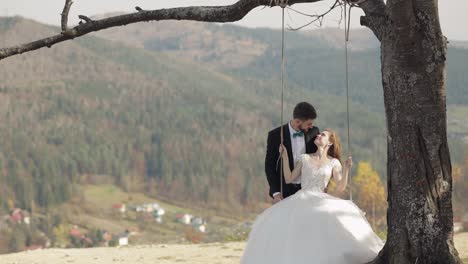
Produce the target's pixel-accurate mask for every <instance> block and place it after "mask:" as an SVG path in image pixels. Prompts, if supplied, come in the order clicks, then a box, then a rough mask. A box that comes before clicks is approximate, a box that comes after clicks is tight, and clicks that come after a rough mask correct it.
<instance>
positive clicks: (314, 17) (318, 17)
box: [288, 0, 342, 31]
mask: <svg viewBox="0 0 468 264" xmlns="http://www.w3.org/2000/svg"><path fill="white" fill-rule="evenodd" d="M341 5H342V3H341V2H340V0H336V1H335V3H334V4H333V5H332V6H331V7H330V8H329V9H328V10H327V11H325V12H323V13H322V14H320V15H310V14H306V13H303V12H300V11H297V10H295V9H293V8H291V7H288V9H290V10H292V11H294V12H296V13H298V14H300V15H303V16H307V17H311V18H312V20H311V21H309V22H307V23H306V24H305V25H302V26H300V27H297V28H292V27H289V30H294V31H296V30H299V29H302V28H304V27H307V26H309V25H311V24H313V23H315V22H317V21H318V22H319V24H320V26H322V22H323V18H324V17H325V16H326V15H327V14H328V13H330V12H331V11H332V10H334V9H335V8H336V7H339V6H341Z"/></svg>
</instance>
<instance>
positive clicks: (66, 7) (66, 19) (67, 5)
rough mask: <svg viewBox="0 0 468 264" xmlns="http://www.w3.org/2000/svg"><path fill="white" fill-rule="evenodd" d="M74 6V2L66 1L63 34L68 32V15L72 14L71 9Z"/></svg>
mask: <svg viewBox="0 0 468 264" xmlns="http://www.w3.org/2000/svg"><path fill="white" fill-rule="evenodd" d="M72 4H73V1H72V0H65V6H64V7H63V11H62V14H61V16H62V32H66V31H67V23H68V13H69V12H70V7H71V5H72Z"/></svg>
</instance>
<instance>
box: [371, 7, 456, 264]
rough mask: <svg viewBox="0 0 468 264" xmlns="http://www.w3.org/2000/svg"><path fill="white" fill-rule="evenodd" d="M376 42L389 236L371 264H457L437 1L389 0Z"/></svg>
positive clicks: (443, 57) (443, 48)
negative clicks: (385, 131) (378, 42)
mask: <svg viewBox="0 0 468 264" xmlns="http://www.w3.org/2000/svg"><path fill="white" fill-rule="evenodd" d="M386 17H387V19H386V25H385V27H384V30H383V31H382V34H381V35H380V36H379V39H380V40H381V62H382V83H383V89H384V102H385V111H386V117H387V126H388V138H387V140H388V142H387V143H388V212H387V222H388V237H387V242H386V244H385V247H384V249H383V250H382V251H381V252H380V254H379V256H378V257H377V258H376V259H375V260H374V263H395V264H406V263H408V264H409V263H411V264H415V263H421V264H430V263H444V264H445V263H447V264H449V263H462V262H461V260H460V258H459V256H458V253H457V250H456V249H455V247H454V244H453V212H452V168H451V164H450V154H449V149H448V144H447V125H446V124H447V122H446V119H447V118H446V95H445V94H446V93H445V60H446V45H447V44H446V43H447V42H446V39H445V37H444V36H443V35H442V32H441V29H440V24H439V19H438V10H437V1H436V0H432V1H428V0H412V1H411V0H405V1H401V0H388V1H387V6H386Z"/></svg>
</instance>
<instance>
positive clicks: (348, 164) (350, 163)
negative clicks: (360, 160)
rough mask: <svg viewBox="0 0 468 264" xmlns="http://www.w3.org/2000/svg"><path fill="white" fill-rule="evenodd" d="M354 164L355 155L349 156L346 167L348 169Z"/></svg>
mask: <svg viewBox="0 0 468 264" xmlns="http://www.w3.org/2000/svg"><path fill="white" fill-rule="evenodd" d="M352 166H353V157H352V156H349V157H348V159H347V160H346V161H345V167H346V168H347V169H351V167H352Z"/></svg>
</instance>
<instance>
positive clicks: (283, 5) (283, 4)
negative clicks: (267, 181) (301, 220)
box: [275, 0, 288, 197]
mask: <svg viewBox="0 0 468 264" xmlns="http://www.w3.org/2000/svg"><path fill="white" fill-rule="evenodd" d="M275 2H276V5H279V6H280V7H281V121H280V122H281V123H280V128H281V129H280V134H281V145H282V146H283V144H284V131H283V122H284V115H283V112H284V77H285V59H284V9H285V8H286V6H287V5H288V0H275ZM283 151H285V150H283ZM279 160H280V163H281V164H280V170H281V172H280V175H281V178H280V193H281V197H284V196H283V178H284V175H283V174H284V171H283V155H282V152H281V153H280V159H279Z"/></svg>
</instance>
